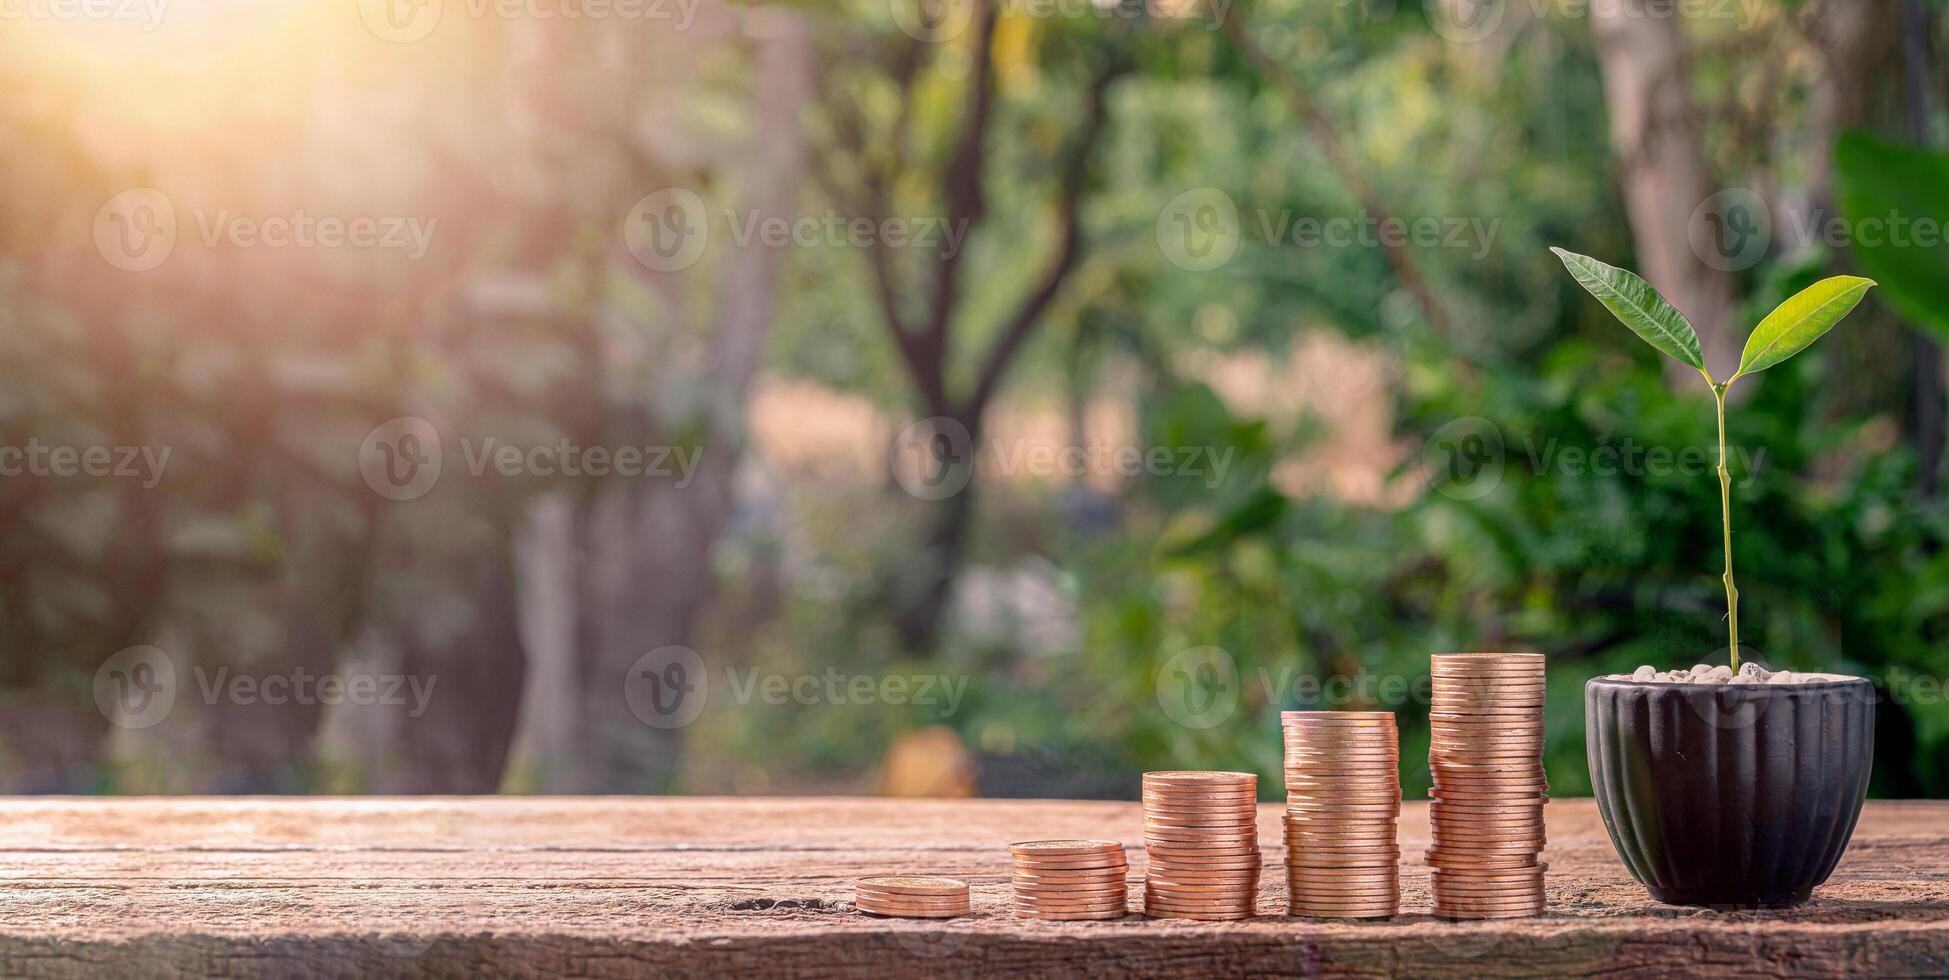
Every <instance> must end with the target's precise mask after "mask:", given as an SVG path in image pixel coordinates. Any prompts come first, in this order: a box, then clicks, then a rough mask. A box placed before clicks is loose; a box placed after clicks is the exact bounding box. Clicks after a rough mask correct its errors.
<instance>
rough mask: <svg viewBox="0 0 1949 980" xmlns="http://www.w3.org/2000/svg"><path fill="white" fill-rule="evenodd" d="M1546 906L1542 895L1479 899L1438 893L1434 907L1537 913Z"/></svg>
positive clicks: (1455, 909) (1453, 909)
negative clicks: (1524, 910) (1526, 910)
mask: <svg viewBox="0 0 1949 980" xmlns="http://www.w3.org/2000/svg"><path fill="white" fill-rule="evenodd" d="M1545 904H1547V900H1546V899H1545V898H1544V897H1543V896H1541V895H1535V896H1530V897H1526V898H1484V899H1478V898H1471V897H1467V896H1460V895H1442V894H1440V893H1437V894H1436V895H1435V897H1434V905H1435V908H1436V909H1440V910H1446V911H1453V912H1462V913H1467V912H1478V911H1480V912H1513V911H1518V910H1522V909H1534V910H1537V911H1541V910H1542V908H1543V906H1544V905H1545Z"/></svg>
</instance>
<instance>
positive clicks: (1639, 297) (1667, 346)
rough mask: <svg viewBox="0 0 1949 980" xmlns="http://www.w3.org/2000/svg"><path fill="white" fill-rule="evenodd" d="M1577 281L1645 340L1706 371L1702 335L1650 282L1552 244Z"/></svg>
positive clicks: (1667, 354) (1553, 249)
mask: <svg viewBox="0 0 1949 980" xmlns="http://www.w3.org/2000/svg"><path fill="white" fill-rule="evenodd" d="M1550 251H1552V252H1555V253H1556V257H1557V258H1559V259H1562V260H1563V267H1564V268H1566V269H1569V270H1570V275H1571V276H1573V277H1575V278H1576V280H1577V283H1578V284H1579V285H1581V286H1583V287H1584V289H1586V290H1588V291H1589V292H1590V295H1592V296H1595V297H1597V301H1598V302H1600V303H1603V304H1604V305H1605V306H1607V307H1609V308H1610V311H1611V312H1612V313H1613V314H1616V316H1617V318H1618V319H1619V320H1622V321H1624V325H1625V326H1627V327H1630V328H1631V331H1632V332H1633V333H1635V334H1637V335H1638V336H1640V337H1643V338H1644V340H1645V343H1647V344H1650V345H1651V346H1653V347H1656V348H1658V349H1659V350H1661V351H1663V352H1664V353H1665V355H1666V356H1667V357H1671V358H1674V359H1676V360H1679V361H1682V362H1684V363H1686V364H1690V365H1691V366H1693V367H1695V368H1697V369H1699V370H1700V371H1704V370H1705V358H1703V357H1700V356H1699V334H1698V331H1696V330H1693V329H1692V323H1691V321H1690V320H1687V319H1685V314H1683V313H1680V312H1678V310H1677V308H1676V307H1674V306H1672V305H1671V304H1670V303H1667V302H1665V298H1664V297H1663V296H1660V295H1658V291H1657V290H1655V289H1653V288H1651V284H1650V283H1648V282H1645V281H1644V280H1643V279H1640V278H1638V276H1637V275H1636V274H1634V273H1630V272H1626V271H1624V270H1623V269H1620V268H1618V267H1616V266H1614V265H1605V264H1604V263H1602V262H1599V261H1597V260H1596V259H1593V258H1591V257H1590V256H1588V255H1578V254H1577V253H1575V252H1569V251H1565V250H1563V249H1560V248H1555V247H1552V248H1551V249H1550Z"/></svg>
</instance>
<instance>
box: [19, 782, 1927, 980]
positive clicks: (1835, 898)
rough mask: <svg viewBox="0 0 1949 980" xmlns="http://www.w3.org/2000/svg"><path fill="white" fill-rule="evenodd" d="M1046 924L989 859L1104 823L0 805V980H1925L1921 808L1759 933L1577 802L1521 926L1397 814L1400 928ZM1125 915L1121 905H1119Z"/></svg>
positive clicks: (1274, 834) (1032, 807)
mask: <svg viewBox="0 0 1949 980" xmlns="http://www.w3.org/2000/svg"><path fill="white" fill-rule="evenodd" d="M1259 816H1260V827H1259V834H1260V840H1261V843H1262V845H1263V847H1264V850H1265V854H1266V860H1267V863H1268V867H1269V869H1270V870H1271V873H1268V874H1267V875H1265V877H1264V880H1263V882H1262V884H1261V886H1260V894H1259V902H1260V908H1261V909H1262V910H1264V911H1265V912H1266V913H1268V914H1267V915H1265V916H1263V917H1261V918H1259V919H1255V920H1251V921H1247V922H1240V923H1209V924H1207V923H1193V922H1185V921H1179V920H1149V919H1144V918H1142V917H1140V916H1132V917H1130V918H1128V919H1124V920H1120V921H1114V922H1091V923H1051V922H1036V921H1029V920H1025V919H1019V918H1016V917H1015V916H1014V915H1013V914H1012V913H1010V912H1009V911H1008V909H1007V906H1006V900H1007V893H1008V886H1007V873H1008V867H1009V856H1008V851H1007V849H1006V846H1005V845H1006V844H1007V842H1009V841H1012V840H1022V839H1030V838H1057V837H1102V838H1114V839H1118V840H1122V841H1123V842H1124V843H1125V844H1126V845H1127V846H1128V848H1129V852H1130V860H1131V871H1132V882H1133V886H1134V884H1135V883H1136V882H1137V881H1138V880H1139V877H1140V875H1141V870H1142V867H1143V848H1142V847H1141V846H1140V841H1141V835H1142V825H1141V820H1140V817H1139V815H1138V810H1137V806H1136V804H1134V803H1103V802H1062V801H1000V800H993V801H990V800H972V801H946V800H939V801H936V800H885V799H837V798H828V799H680V798H635V797H629V798H623V797H617V798H597V799H540V798H483V799H451V798H442V799H359V800H344V799H267V798H251V799H85V800H84V799H71V798H64V799H15V800H0V877H4V879H5V885H6V887H5V888H4V890H0V976H7V977H14V976H55V977H65V976H98V975H105V974H106V975H128V976H222V977H254V976H266V977H270V976H275V977H322V976H452V977H459V976H468V977H473V976H492V975H546V976H573V977H583V976H588V977H621V976H644V975H653V976H684V975H693V976H705V975H710V976H727V975H735V974H742V973H754V974H789V975H792V976H840V975H847V976H862V975H877V976H879V977H883V978H884V977H887V976H905V975H928V976H958V975H984V974H995V973H1002V972H1009V973H1017V972H1026V973H1064V974H1102V975H1112V974H1117V975H1121V974H1128V973H1131V972H1138V973H1146V974H1185V975H1199V976H1204V977H1214V976H1230V975H1236V974H1265V973H1279V974H1308V975H1311V974H1323V975H1349V974H1359V975H1383V974H1396V975H1409V976H1443V977H1446V978H1450V980H1454V978H1459V977H1464V976H1475V975H1485V974H1486V975H1496V976H1562V975H1566V974H1587V973H1605V974H1609V975H1612V976H1620V975H1621V976H1630V975H1647V976H1650V975H1669V974H1670V973H1671V972H1673V971H1682V972H1687V973H1711V974H1714V975H1722V976H1768V977H1773V976H1788V975H1835V976H1838V975H1841V974H1844V973H1845V974H1874V975H1882V976H1931V975H1933V976H1943V975H1949V803H1870V804H1869V805H1868V811H1867V813H1866V815H1865V816H1864V817H1863V819H1862V822H1861V826H1860V828H1859V830H1857V831H1856V833H1855V836H1854V842H1853V844H1852V846H1851V847H1850V848H1849V849H1848V853H1847V856H1846V857H1845V858H1843V859H1842V861H1841V865H1840V868H1839V869H1838V870H1837V871H1836V872H1835V874H1834V877H1833V878H1832V879H1831V880H1829V882H1828V883H1827V884H1826V885H1825V886H1823V887H1822V888H1821V889H1819V890H1818V891H1817V892H1816V893H1815V899H1814V901H1813V902H1811V903H1809V904H1808V905H1806V906H1803V907H1801V908H1798V909H1794V910H1790V911H1787V912H1781V913H1720V912H1711V911H1705V910H1697V909H1682V908H1673V907H1669V906H1656V905H1652V904H1651V903H1650V902H1649V900H1648V899H1647V898H1646V896H1645V893H1644V891H1643V889H1642V888H1640V887H1639V886H1638V885H1637V884H1636V883H1635V882H1633V881H1632V880H1631V879H1630V877H1629V875H1628V874H1627V873H1626V872H1625V870H1624V867H1623V865H1622V864H1620V863H1619V862H1618V860H1617V857H1616V856H1615V855H1614V854H1613V853H1612V851H1611V845H1610V842H1609V840H1608V839H1607V838H1606V836H1605V833H1604V829H1603V825H1602V822H1601V821H1600V820H1599V818H1598V816H1597V811H1596V807H1595V806H1594V804H1592V803H1591V802H1590V801H1588V800H1557V801H1553V802H1552V803H1551V804H1550V805H1549V807H1548V819H1549V832H1550V845H1549V850H1548V852H1547V854H1546V855H1545V856H1546V858H1547V860H1548V861H1549V862H1550V875H1549V899H1550V908H1549V913H1548V915H1547V916H1546V917H1544V918H1540V919H1530V920H1520V921H1516V922H1498V923H1447V922H1440V921H1436V920H1434V919H1431V918H1430V917H1429V916H1428V915H1427V914H1426V913H1427V909H1428V874H1427V868H1426V867H1425V866H1423V865H1422V864H1421V863H1420V859H1421V854H1422V851H1423V849H1424V848H1425V847H1426V846H1427V842H1428V811H1427V807H1426V805H1425V804H1420V803H1409V804H1407V805H1406V806H1405V808H1404V811H1403V813H1402V820H1401V836H1402V841H1401V843H1402V852H1403V859H1404V860H1405V861H1406V862H1407V864H1406V865H1405V866H1404V868H1403V873H1402V890H1403V895H1402V910H1403V914H1402V916H1401V917H1400V918H1398V919H1395V920H1391V921H1386V922H1377V923H1345V924H1338V923H1319V922H1313V921H1308V920H1299V919H1289V918H1286V917H1284V916H1283V914H1282V913H1283V911H1284V907H1285V899H1284V896H1283V894H1282V892H1281V889H1282V887H1283V885H1282V879H1281V875H1280V873H1279V871H1278V868H1279V864H1280V862H1282V861H1283V860H1284V857H1285V851H1284V846H1283V842H1282V839H1281V836H1280V833H1279V807H1278V806H1276V805H1267V806H1264V807H1262V808H1261V811H1260V815H1259ZM884 872H928V873H939V874H947V875H954V876H957V877H960V878H964V879H966V880H967V881H968V882H969V883H970V884H971V885H972V886H973V895H974V907H975V911H974V914H973V915H971V916H969V917H967V918H963V919H957V920H952V921H947V922H924V921H905V920H884V919H876V918H871V917H868V916H865V915H862V914H860V913H858V912H857V911H855V910H854V909H853V908H852V879H853V878H855V877H856V876H859V875H864V874H874V873H884ZM1131 899H1132V901H1133V903H1135V902H1137V901H1138V900H1139V891H1138V889H1137V888H1135V887H1133V888H1132V891H1131Z"/></svg>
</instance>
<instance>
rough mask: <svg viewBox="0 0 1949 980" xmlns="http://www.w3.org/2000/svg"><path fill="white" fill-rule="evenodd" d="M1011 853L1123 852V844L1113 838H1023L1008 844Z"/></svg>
mask: <svg viewBox="0 0 1949 980" xmlns="http://www.w3.org/2000/svg"><path fill="white" fill-rule="evenodd" d="M1008 850H1009V853H1011V854H1027V855H1042V856H1049V855H1071V854H1107V853H1110V852H1112V851H1114V852H1116V853H1119V854H1121V853H1123V844H1122V843H1121V842H1120V841H1113V840H1024V841H1016V842H1015V843H1013V844H1010V845H1008Z"/></svg>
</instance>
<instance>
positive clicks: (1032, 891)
mask: <svg viewBox="0 0 1949 980" xmlns="http://www.w3.org/2000/svg"><path fill="white" fill-rule="evenodd" d="M1010 884H1012V885H1014V886H1015V894H1017V895H1071V894H1075V895H1102V894H1106V893H1108V892H1120V891H1123V890H1124V888H1125V882H1124V880H1123V879H1122V878H1118V879H1117V880H1115V881H1101V882H1066V883H1062V884H1051V883H1048V882H1042V881H1021V880H1015V881H1011V882H1010Z"/></svg>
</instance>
